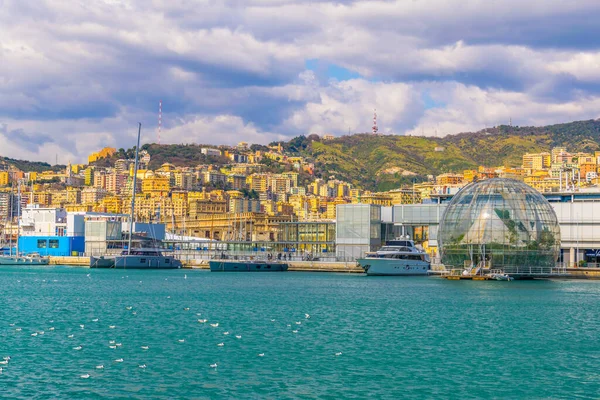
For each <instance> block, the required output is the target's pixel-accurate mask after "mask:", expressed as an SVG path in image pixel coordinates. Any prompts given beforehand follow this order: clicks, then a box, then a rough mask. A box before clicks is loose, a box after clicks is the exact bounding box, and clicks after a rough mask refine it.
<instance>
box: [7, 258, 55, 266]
mask: <svg viewBox="0 0 600 400" xmlns="http://www.w3.org/2000/svg"><path fill="white" fill-rule="evenodd" d="M49 263H50V260H48V259H47V258H41V257H40V258H38V257H32V258H29V257H16V256H3V257H0V265H48V264H49Z"/></svg>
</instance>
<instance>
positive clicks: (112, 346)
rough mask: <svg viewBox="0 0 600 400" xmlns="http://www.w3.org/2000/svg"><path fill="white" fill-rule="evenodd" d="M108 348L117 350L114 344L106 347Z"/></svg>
mask: <svg viewBox="0 0 600 400" xmlns="http://www.w3.org/2000/svg"><path fill="white" fill-rule="evenodd" d="M108 347H110V348H111V349H116V348H117V346H115V345H114V344H111V345H110V346H108Z"/></svg>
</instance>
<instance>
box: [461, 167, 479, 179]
mask: <svg viewBox="0 0 600 400" xmlns="http://www.w3.org/2000/svg"><path fill="white" fill-rule="evenodd" d="M477 176H478V173H477V170H474V169H465V170H464V171H463V177H464V180H465V181H466V182H473V181H474V180H475V178H477Z"/></svg>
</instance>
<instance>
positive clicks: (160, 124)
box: [158, 100, 162, 144]
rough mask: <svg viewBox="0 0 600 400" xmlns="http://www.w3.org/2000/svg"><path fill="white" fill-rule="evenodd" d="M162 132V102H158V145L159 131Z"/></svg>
mask: <svg viewBox="0 0 600 400" xmlns="http://www.w3.org/2000/svg"><path fill="white" fill-rule="evenodd" d="M161 130H162V100H160V101H159V102H158V144H160V131H161Z"/></svg>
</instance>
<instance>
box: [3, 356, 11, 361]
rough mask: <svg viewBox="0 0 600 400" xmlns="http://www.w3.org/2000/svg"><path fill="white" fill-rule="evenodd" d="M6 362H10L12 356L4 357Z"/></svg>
mask: <svg viewBox="0 0 600 400" xmlns="http://www.w3.org/2000/svg"><path fill="white" fill-rule="evenodd" d="M2 359H3V360H4V361H10V356H6V357H2Z"/></svg>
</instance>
